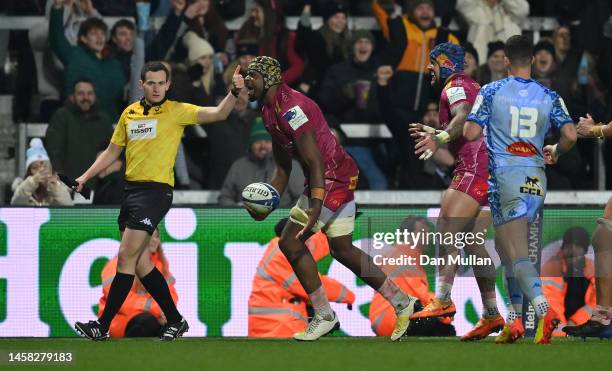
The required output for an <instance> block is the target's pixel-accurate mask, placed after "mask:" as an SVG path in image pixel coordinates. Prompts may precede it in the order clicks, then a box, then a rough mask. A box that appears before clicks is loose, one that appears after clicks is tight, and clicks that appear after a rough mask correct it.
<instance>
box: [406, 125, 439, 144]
mask: <svg viewBox="0 0 612 371" xmlns="http://www.w3.org/2000/svg"><path fill="white" fill-rule="evenodd" d="M408 132H409V133H410V136H411V137H412V138H414V140H415V141H416V142H417V143H418V142H420V141H421V140H423V139H424V138H425V137H426V136H427V134H431V135H436V129H434V128H432V127H431V126H427V125H423V124H421V123H420V122H413V123H412V124H410V128H409V129H408Z"/></svg>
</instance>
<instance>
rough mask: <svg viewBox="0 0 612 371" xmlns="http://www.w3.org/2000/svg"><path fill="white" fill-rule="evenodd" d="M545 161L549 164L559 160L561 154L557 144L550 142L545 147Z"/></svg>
mask: <svg viewBox="0 0 612 371" xmlns="http://www.w3.org/2000/svg"><path fill="white" fill-rule="evenodd" d="M543 153H544V162H546V164H547V165H554V164H556V163H557V161H559V154H558V153H557V145H556V144H549V145H547V146H545V147H544V151H543Z"/></svg>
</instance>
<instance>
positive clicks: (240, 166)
mask: <svg viewBox="0 0 612 371" xmlns="http://www.w3.org/2000/svg"><path fill="white" fill-rule="evenodd" d="M275 169H276V163H275V162H274V158H273V156H272V137H271V136H270V134H269V133H268V131H267V130H266V129H265V127H264V125H263V121H261V119H259V120H257V121H256V122H255V125H253V128H252V129H251V133H250V135H249V150H248V154H247V155H246V156H244V157H242V158H240V159H238V160H236V162H234V163H233V164H232V166H231V168H230V169H229V172H228V173H227V176H226V177H225V181H224V182H223V187H222V188H221V193H220V194H219V204H220V205H221V206H233V205H239V204H240V203H241V202H242V191H243V190H244V187H246V186H247V185H249V184H251V183H254V182H267V181H269V180H270V179H272V174H273V173H274V170H275ZM303 190H304V174H303V173H302V171H301V168H300V166H299V164H298V163H297V162H295V161H294V162H293V167H292V170H291V175H290V176H289V184H288V185H287V189H286V190H285V193H284V194H283V196H282V197H281V201H280V207H291V206H293V205H294V204H295V203H296V202H297V199H298V198H299V197H300V195H301V194H302V191H303Z"/></svg>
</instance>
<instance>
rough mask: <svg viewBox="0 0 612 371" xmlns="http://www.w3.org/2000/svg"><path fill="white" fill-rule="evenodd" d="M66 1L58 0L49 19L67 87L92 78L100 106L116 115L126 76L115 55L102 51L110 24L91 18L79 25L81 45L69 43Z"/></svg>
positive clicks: (121, 98)
mask: <svg viewBox="0 0 612 371" xmlns="http://www.w3.org/2000/svg"><path fill="white" fill-rule="evenodd" d="M68 1H69V0H68ZM64 2H65V0H55V2H54V6H53V9H52V10H51V17H50V21H49V41H50V43H51V48H52V49H53V51H54V52H55V54H56V55H57V56H58V58H59V59H60V60H61V61H62V63H63V64H64V91H65V92H66V95H70V94H71V93H72V92H71V91H70V90H71V89H72V88H73V86H74V84H75V82H76V81H77V80H79V79H83V78H85V79H88V80H90V81H92V83H93V85H94V88H95V91H96V93H97V95H98V97H99V105H100V109H101V110H102V111H104V112H107V113H108V114H110V115H111V117H112V118H113V119H116V118H117V117H118V116H119V112H120V109H121V105H122V101H123V88H124V86H125V84H126V82H127V80H126V76H125V74H124V72H123V70H122V68H121V63H120V62H119V61H118V60H117V59H116V58H113V57H103V55H102V50H103V49H104V46H105V44H106V32H107V30H108V28H107V26H106V24H105V23H104V21H102V20H101V19H98V18H90V19H88V20H86V21H85V22H83V23H82V24H81V26H80V28H79V45H78V46H72V45H70V43H69V42H68V40H67V39H66V36H65V34H64V29H63V22H62V19H63V18H62V17H63V12H64V9H63V4H64Z"/></svg>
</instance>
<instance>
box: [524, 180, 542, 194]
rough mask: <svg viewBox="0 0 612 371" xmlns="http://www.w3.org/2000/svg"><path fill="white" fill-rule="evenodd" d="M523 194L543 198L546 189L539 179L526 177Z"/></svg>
mask: <svg viewBox="0 0 612 371" xmlns="http://www.w3.org/2000/svg"><path fill="white" fill-rule="evenodd" d="M520 191H521V193H527V194H530V195H535V196H543V195H544V189H542V186H541V185H540V179H539V178H538V177H535V176H534V177H530V176H526V177H525V183H523V185H522V186H521V189H520Z"/></svg>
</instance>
